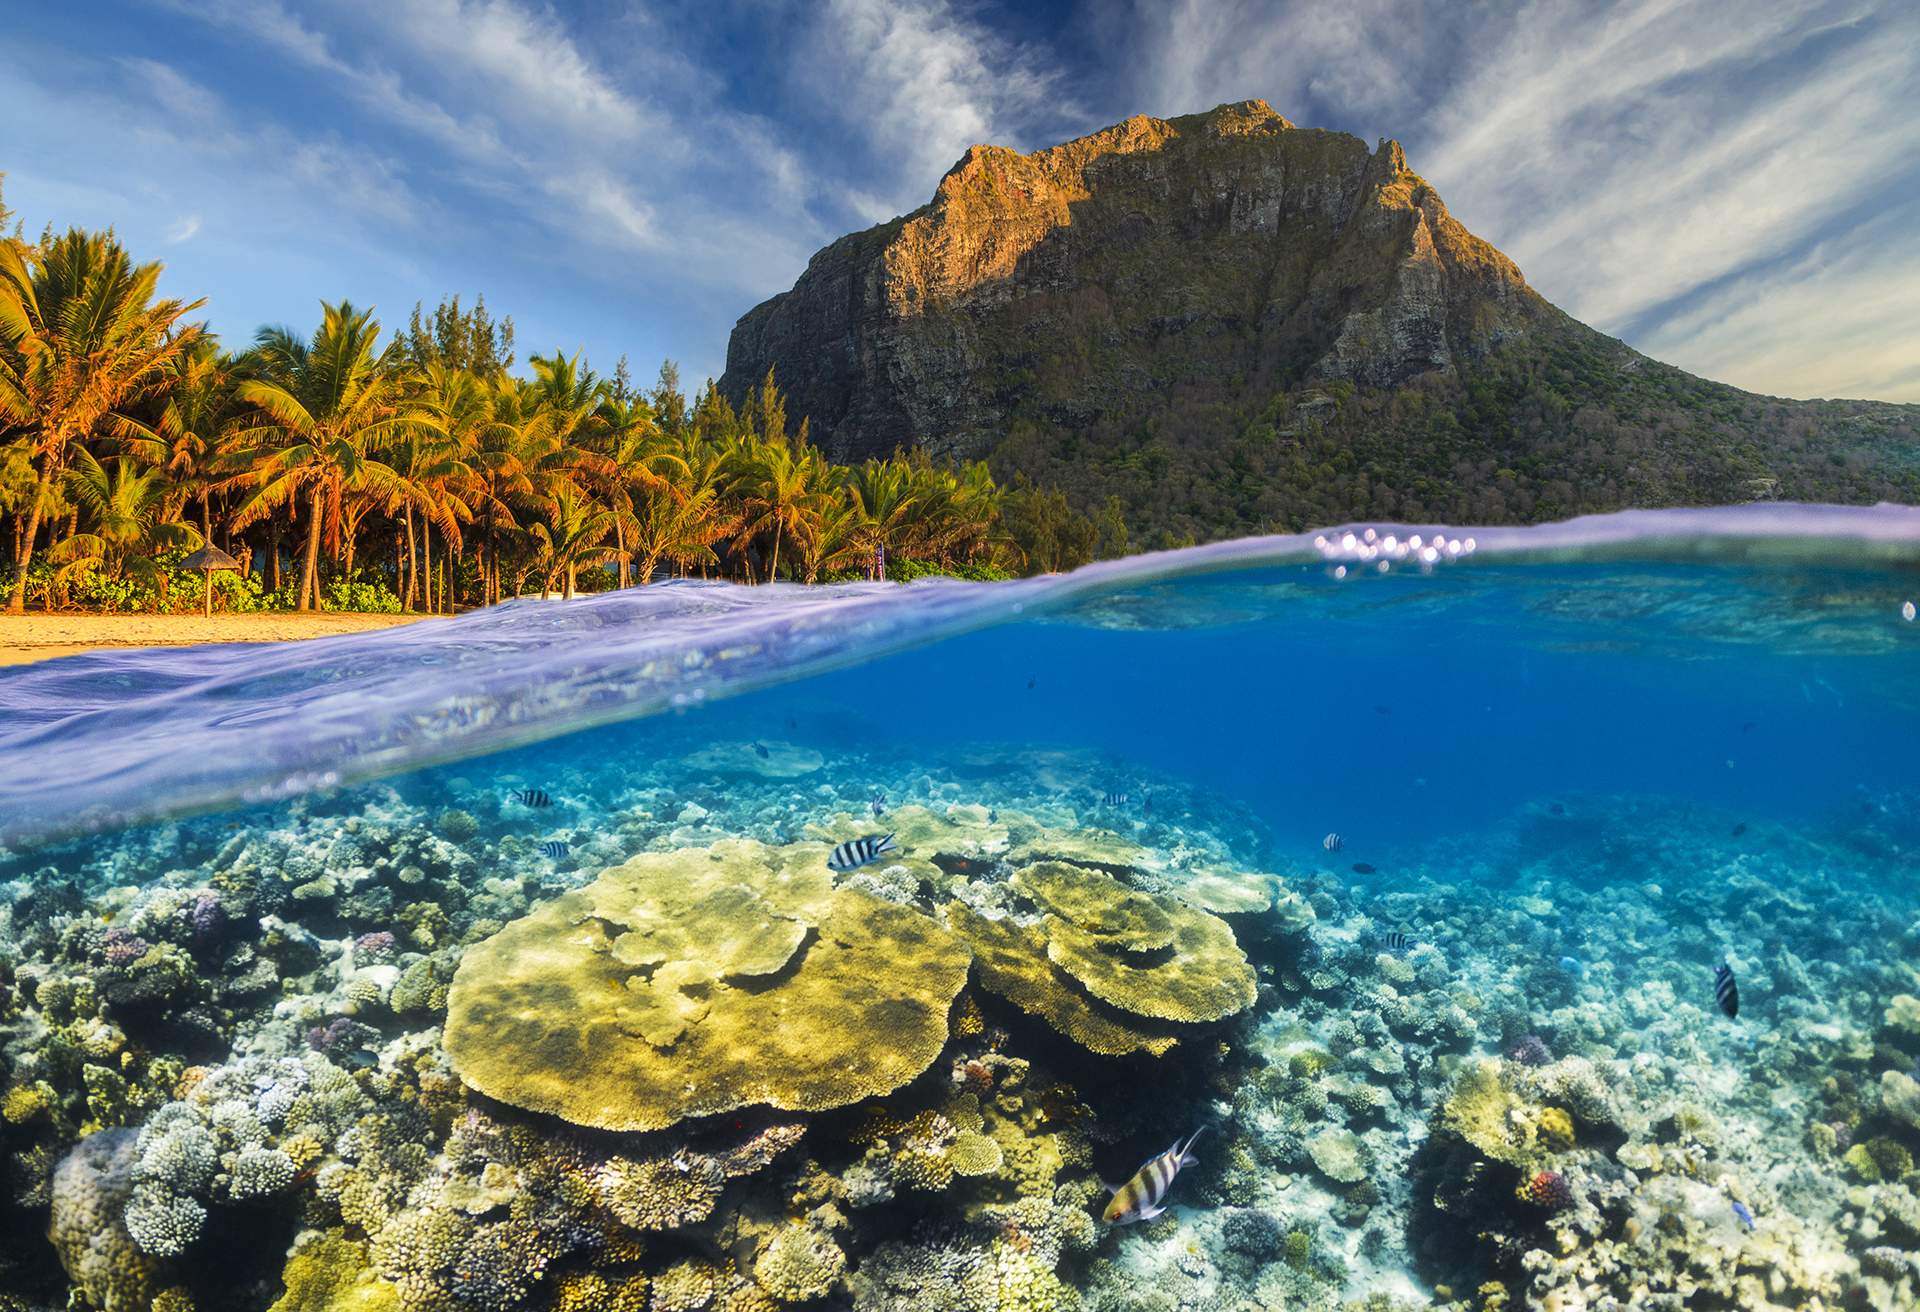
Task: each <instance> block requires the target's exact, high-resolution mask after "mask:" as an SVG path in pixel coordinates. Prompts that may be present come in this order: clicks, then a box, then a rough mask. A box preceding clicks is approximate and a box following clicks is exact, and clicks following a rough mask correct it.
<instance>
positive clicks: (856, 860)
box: [827, 834, 899, 872]
mask: <svg viewBox="0 0 1920 1312" xmlns="http://www.w3.org/2000/svg"><path fill="white" fill-rule="evenodd" d="M898 850H899V849H898V848H896V847H894V845H893V835H892V834H862V835H861V836H860V837H859V838H850V839H848V840H847V841H846V842H844V843H842V844H840V846H838V847H836V848H834V849H833V851H832V852H831V853H829V854H828V856H827V869H829V870H838V871H842V872H845V871H848V870H858V869H859V868H860V867H861V866H864V865H870V864H871V863H873V862H875V861H878V860H879V859H880V858H881V857H883V856H885V855H886V854H887V853H889V852H895V851H898Z"/></svg>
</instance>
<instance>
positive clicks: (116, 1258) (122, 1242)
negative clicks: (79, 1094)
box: [47, 1130, 159, 1312]
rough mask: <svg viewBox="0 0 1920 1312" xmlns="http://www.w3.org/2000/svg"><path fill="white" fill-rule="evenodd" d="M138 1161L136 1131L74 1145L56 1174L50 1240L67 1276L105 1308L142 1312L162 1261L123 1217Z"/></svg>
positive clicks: (103, 1133)
mask: <svg viewBox="0 0 1920 1312" xmlns="http://www.w3.org/2000/svg"><path fill="white" fill-rule="evenodd" d="M138 1161H139V1142H138V1139H137V1136H136V1134H135V1132H134V1131H132V1130H102V1131H100V1132H99V1133H98V1134H93V1135H89V1136H88V1137H86V1138H85V1139H82V1140H81V1141H80V1142H79V1143H78V1144H76V1145H75V1146H74V1149H73V1151H72V1152H70V1153H68V1154H67V1156H66V1157H65V1158H64V1159H62V1161H61V1163H60V1165H59V1167H58V1168H57V1169H56V1170H55V1171H54V1173H53V1212H52V1217H51V1220H50V1221H49V1222H48V1225H47V1238H48V1240H49V1241H51V1242H52V1244H53V1247H54V1251H55V1252H57V1253H58V1254H59V1255H60V1264H61V1265H62V1266H64V1267H65V1268H66V1270H67V1278H68V1279H69V1280H71V1281H73V1283H74V1285H75V1287H76V1288H77V1289H79V1290H80V1291H81V1292H82V1293H84V1294H85V1295H86V1297H87V1298H88V1299H89V1300H91V1301H92V1303H93V1305H94V1306H95V1307H98V1308H104V1309H105V1310H106V1312H123V1309H125V1310H127V1312H133V1310H136V1309H138V1310H140V1312H144V1309H145V1308H146V1307H147V1306H148V1304H149V1303H150V1302H151V1301H152V1298H153V1291H154V1286H155V1284H156V1283H157V1282H156V1280H155V1276H156V1273H157V1272H158V1270H159V1267H158V1264H157V1263H155V1262H154V1260H153V1259H152V1258H150V1257H148V1256H147V1255H146V1254H145V1253H143V1252H142V1251H140V1249H139V1247H138V1246H137V1245H136V1244H135V1243H134V1242H133V1238H132V1236H130V1235H129V1234H128V1233H127V1229H126V1226H125V1225H123V1224H122V1223H121V1219H120V1216H121V1212H122V1211H123V1210H124V1208H125V1206H126V1202H127V1198H128V1196H129V1195H130V1194H131V1193H132V1192H133V1184H134V1170H135V1167H136V1165H137V1163H138Z"/></svg>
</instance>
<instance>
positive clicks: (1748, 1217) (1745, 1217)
mask: <svg viewBox="0 0 1920 1312" xmlns="http://www.w3.org/2000/svg"><path fill="white" fill-rule="evenodd" d="M1733 1214H1734V1215H1735V1216H1737V1217H1739V1218H1740V1224H1741V1225H1743V1226H1745V1227H1746V1228H1747V1232H1748V1233H1749V1234H1751V1233H1752V1232H1753V1231H1755V1230H1757V1229H1759V1227H1758V1226H1756V1225H1754V1223H1753V1213H1752V1212H1749V1211H1748V1210H1747V1205H1746V1204H1745V1203H1743V1202H1741V1201H1740V1200H1739V1199H1738V1198H1736V1199H1734V1200H1733Z"/></svg>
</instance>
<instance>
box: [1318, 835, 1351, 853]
mask: <svg viewBox="0 0 1920 1312" xmlns="http://www.w3.org/2000/svg"><path fill="white" fill-rule="evenodd" d="M1346 845H1347V840H1346V839H1344V838H1342V837H1340V835H1338V834H1328V835H1327V836H1326V837H1325V838H1323V839H1321V840H1320V846H1322V847H1324V848H1326V849H1327V851H1329V852H1338V851H1339V850H1340V849H1341V848H1343V847H1345V846H1346Z"/></svg>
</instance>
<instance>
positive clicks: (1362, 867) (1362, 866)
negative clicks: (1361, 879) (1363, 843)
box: [1353, 861, 1374, 875]
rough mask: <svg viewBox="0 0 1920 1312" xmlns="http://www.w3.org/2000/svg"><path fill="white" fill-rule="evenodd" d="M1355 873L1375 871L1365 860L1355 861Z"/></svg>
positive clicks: (1363, 873) (1368, 873)
mask: <svg viewBox="0 0 1920 1312" xmlns="http://www.w3.org/2000/svg"><path fill="white" fill-rule="evenodd" d="M1353 873H1354V874H1356V875H1371V874H1373V873H1374V868H1373V867H1372V866H1370V865H1368V864H1367V863H1366V862H1365V861H1355V862H1354V863H1353Z"/></svg>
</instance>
